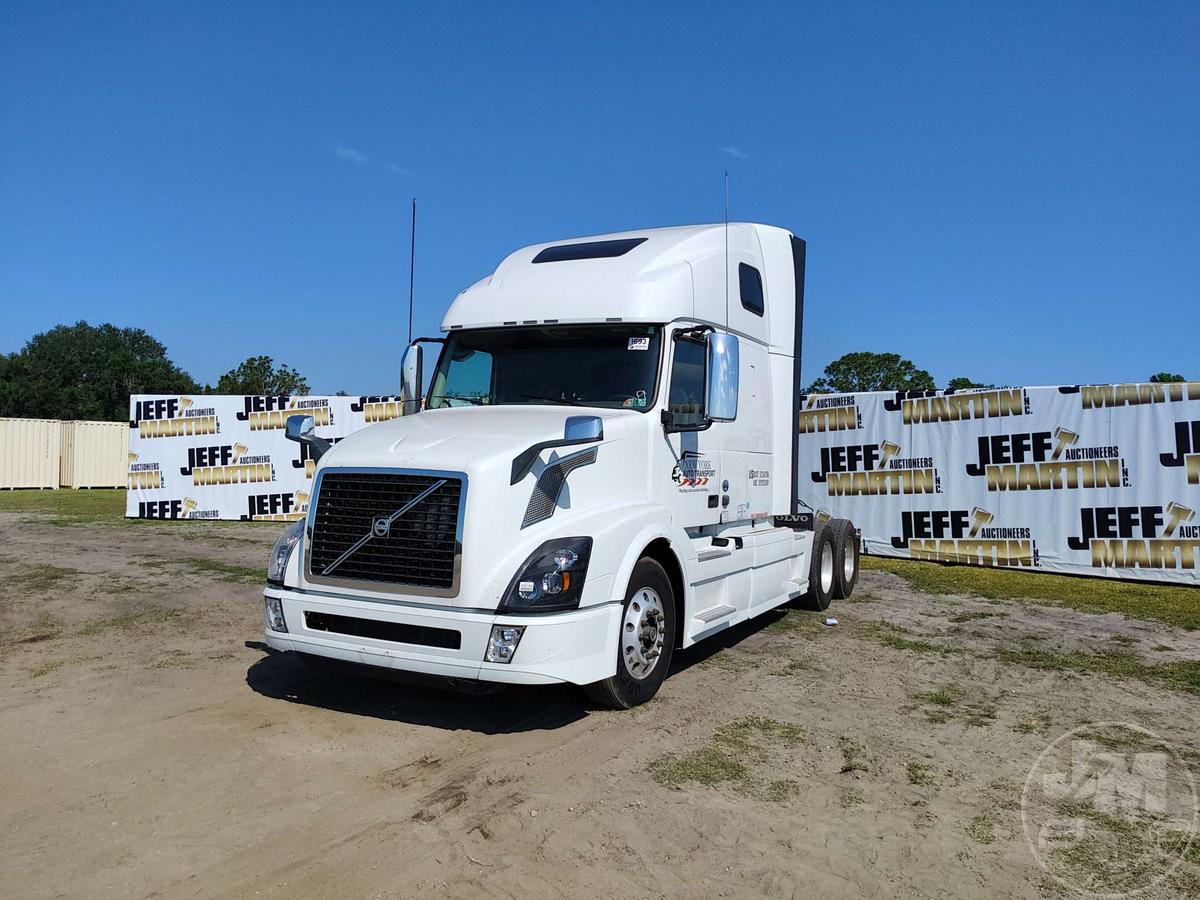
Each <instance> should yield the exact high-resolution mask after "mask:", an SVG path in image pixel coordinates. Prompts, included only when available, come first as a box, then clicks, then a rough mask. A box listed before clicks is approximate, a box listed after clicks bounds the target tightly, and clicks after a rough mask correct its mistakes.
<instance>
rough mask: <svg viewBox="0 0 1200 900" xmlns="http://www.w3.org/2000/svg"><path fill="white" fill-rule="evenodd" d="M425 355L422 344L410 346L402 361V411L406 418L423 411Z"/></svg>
mask: <svg viewBox="0 0 1200 900" xmlns="http://www.w3.org/2000/svg"><path fill="white" fill-rule="evenodd" d="M423 361H424V354H423V353H422V350H421V345H420V344H409V345H408V349H407V350H405V351H404V358H403V359H402V360H401V361H400V410H401V412H402V413H403V414H404V415H406V416H411V415H412V414H413V413H419V412H420V411H421V387H422V386H423V385H424V384H425V371H424V365H423Z"/></svg>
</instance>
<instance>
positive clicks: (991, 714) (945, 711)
mask: <svg viewBox="0 0 1200 900" xmlns="http://www.w3.org/2000/svg"><path fill="white" fill-rule="evenodd" d="M910 699H911V700H913V701H914V702H915V703H916V704H918V705H920V706H928V707H932V709H924V710H922V711H923V712H924V713H925V718H926V719H928V720H929V721H930V722H935V723H937V724H939V725H941V724H943V723H945V722H949V721H950V720H951V719H960V720H961V721H962V722H963V724H964V725H969V726H972V727H975V728H980V727H983V726H985V725H991V724H992V722H994V721H995V720H996V707H995V706H994V705H993V704H991V703H985V702H983V701H971V702H969V703H963V702H962V691H961V690H960V689H959V688H958V687H956V686H954V685H949V686H947V687H944V688H939V689H938V690H936V691H929V692H928V693H924V694H913V695H912V696H911V697H910Z"/></svg>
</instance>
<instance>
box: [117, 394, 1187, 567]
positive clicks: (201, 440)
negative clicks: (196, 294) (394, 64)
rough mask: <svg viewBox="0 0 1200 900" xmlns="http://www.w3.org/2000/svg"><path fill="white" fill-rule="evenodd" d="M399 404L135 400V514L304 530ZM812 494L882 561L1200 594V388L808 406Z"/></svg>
mask: <svg viewBox="0 0 1200 900" xmlns="http://www.w3.org/2000/svg"><path fill="white" fill-rule="evenodd" d="M297 413H303V414H306V415H311V416H313V417H314V418H315V419H316V424H317V433H318V434H319V435H321V436H322V437H325V438H328V439H330V440H331V441H335V442H336V441H338V440H340V439H341V438H343V437H345V436H346V435H348V434H350V433H352V432H354V431H357V430H358V429H360V428H363V427H365V426H366V425H369V424H371V423H373V422H382V421H384V420H387V419H393V418H395V417H396V416H398V415H399V414H400V404H399V399H398V398H397V397H394V396H393V397H270V396H267V397H264V396H193V397H178V396H158V395H154V396H151V395H135V396H134V397H132V398H131V399H130V415H129V499H128V506H127V510H126V515H128V516H133V517H141V518H162V519H243V520H248V519H255V520H269V521H294V520H296V519H299V518H301V517H303V516H304V514H305V513H306V512H307V510H308V503H309V500H310V498H311V490H312V476H313V470H314V467H315V466H314V463H313V461H312V460H311V459H309V458H308V454H307V448H306V447H303V446H302V445H300V444H296V443H293V442H291V441H289V440H287V439H286V438H285V437H284V426H285V424H286V422H287V418H288V416H289V415H295V414H297ZM797 428H798V429H799V431H800V471H799V473H798V474H799V480H798V483H799V485H800V498H801V500H802V501H803V505H807V506H809V507H811V508H812V509H813V510H815V511H816V514H817V516H818V518H820V517H828V516H831V515H832V516H845V517H849V518H850V519H852V520H853V521H854V524H855V525H856V526H857V527H858V528H859V530H860V534H861V538H862V542H863V547H864V549H865V550H866V551H867V552H868V553H873V554H879V555H886V556H901V557H911V558H913V559H927V560H940V561H945V562H959V563H968V564H972V565H987V566H1005V567H1010V568H1016V569H1023V570H1028V571H1050V572H1068V573H1077V574H1089V575H1106V576H1109V577H1119V578H1134V579H1139V580H1153V581H1172V582H1178V583H1183V584H1192V585H1200V382H1190V383H1184V384H1117V385H1094V386H1083V387H1079V386H1069V387H1038V388H1007V389H1001V390H979V391H960V392H953V393H945V392H940V391H929V392H924V391H922V392H912V393H899V394H897V393H866V394H822V395H809V396H806V397H804V398H802V399H801V403H800V409H799V411H798V413H797Z"/></svg>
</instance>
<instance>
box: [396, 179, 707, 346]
mask: <svg viewBox="0 0 1200 900" xmlns="http://www.w3.org/2000/svg"><path fill="white" fill-rule="evenodd" d="M416 264H417V198H416V197H413V201H412V235H411V238H410V239H409V243H408V343H409V344H411V343H412V316H413V269H414V267H415V266H416ZM726 305H728V302H727V303H726Z"/></svg>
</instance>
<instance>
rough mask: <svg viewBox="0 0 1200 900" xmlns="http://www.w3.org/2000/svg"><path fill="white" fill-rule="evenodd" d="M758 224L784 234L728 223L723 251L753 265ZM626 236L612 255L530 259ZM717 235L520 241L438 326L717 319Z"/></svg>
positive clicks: (720, 316) (711, 229)
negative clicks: (628, 245) (700, 282)
mask: <svg viewBox="0 0 1200 900" xmlns="http://www.w3.org/2000/svg"><path fill="white" fill-rule="evenodd" d="M759 229H769V230H770V231H772V232H776V231H777V232H780V233H781V234H787V232H785V231H784V230H783V229H779V228H774V227H772V226H763V225H749V224H745V223H730V225H729V244H730V249H731V251H732V250H733V249H734V248H735V247H737V249H738V250H740V251H741V253H740V255H741V256H742V257H743V258H751V259H752V261H754V262H757V263H758V266H759V268H760V270H761V269H762V267H763V259H762V250H761V248H760V243H759V240H758V235H757V234H756V231H757V230H759ZM631 238H644V239H645V240H644V241H642V242H641V243H639V244H638V245H637V246H635V247H633V248H632V249H631V250H629V251H628V252H626V253H624V254H622V255H620V256H616V257H606V258H599V259H578V260H570V261H564V262H547V263H536V264H535V263H534V262H533V259H534V257H536V256H537V254H538V253H540V252H541V251H543V250H545V249H546V248H548V247H559V246H562V245H564V244H575V243H590V242H593V241H614V240H626V239H631ZM725 240H726V235H725V227H724V225H696V226H684V227H679V228H655V229H645V230H641V231H627V232H618V233H615V234H605V235H596V236H594V237H587V238H576V239H571V240H566V241H551V242H548V243H544V244H534V245H531V246H528V247H523V248H521V249H520V250H517V251H516V252H515V253H512V254H510V255H509V256H508V257H507V258H505V260H504V261H503V262H501V263H500V265H499V266H498V267H497V268H496V271H495V272H494V273H493V274H492V275H490V276H488V277H486V278H483V279H481V280H480V281H478V282H476V283H475V284H473V285H471V286H470V287H469V288H467V289H466V290H465V291H463V292H462V293H461V294H459V295H458V297H457V298H455V300H454V302H453V303H452V304H451V306H450V308H449V310H447V312H446V315H445V317H444V318H443V320H442V331H450V330H452V329H459V328H482V327H497V326H504V325H529V324H535V323H536V324H543V323H545V322H546V321H547V320H550V321H551V322H561V323H568V322H605V321H611V320H613V319H620V320H621V321H623V322H671V321H676V320H681V319H689V320H693V321H710V322H713V323H714V324H722V323H724V295H725V294H724V286H723V285H721V284H720V283H719V281H720V272H721V271H723V268H724V267H723V260H724V256H725ZM714 263H715V265H714ZM697 268H699V269H701V270H702V271H703V272H704V273H705V277H706V278H708V279H711V278H712V277H713V275H714V274H715V276H716V279H717V281H718V283H717V284H716V285H704V286H697V285H696V284H695V281H696V269H697ZM731 268H732V269H733V270H734V271H733V273H732V274H731V275H730V278H731V281H732V282H733V285H734V287H733V290H734V295H733V296H731V300H730V306H731V307H732V306H734V304H735V303H736V283H737V274H736V266H735V265H731ZM765 274H766V273H764V276H765ZM766 280H767V279H766V278H765V277H764V281H766ZM698 288H699V289H698ZM698 296H702V297H704V298H705V301H706V302H704V303H703V304H698V302H697V297H698ZM717 296H720V298H721V303H720V305H719V308H718V305H717V304H716V303H715V302H713V301H715V299H716V297H717ZM698 306H703V307H704V308H698ZM738 308H739V309H740V305H738ZM731 313H732V310H731ZM730 324H731V325H733V323H732V322H731V323H730ZM734 327H736V326H734Z"/></svg>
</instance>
